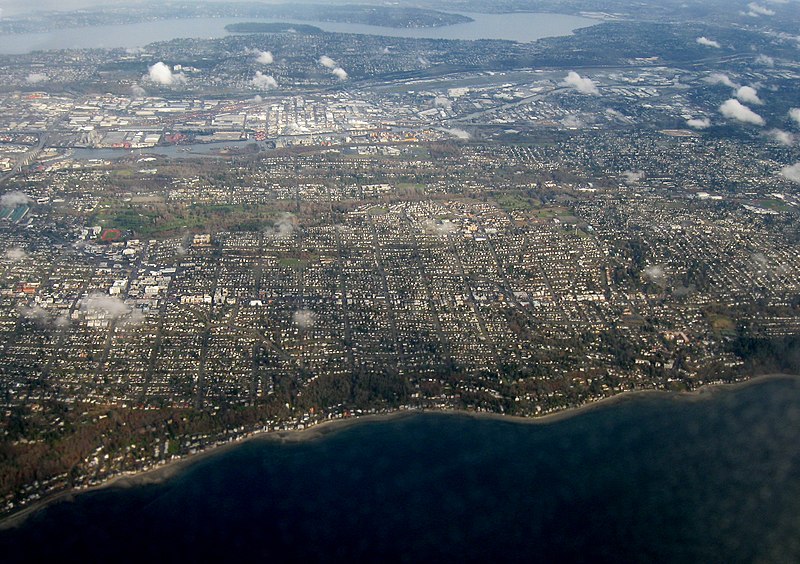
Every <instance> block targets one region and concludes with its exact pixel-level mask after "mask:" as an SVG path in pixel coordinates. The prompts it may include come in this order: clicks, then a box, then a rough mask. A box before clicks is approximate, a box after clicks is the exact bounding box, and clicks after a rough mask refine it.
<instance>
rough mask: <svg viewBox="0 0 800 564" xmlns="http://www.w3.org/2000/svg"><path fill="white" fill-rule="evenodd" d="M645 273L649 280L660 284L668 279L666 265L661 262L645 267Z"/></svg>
mask: <svg viewBox="0 0 800 564" xmlns="http://www.w3.org/2000/svg"><path fill="white" fill-rule="evenodd" d="M643 274H644V277H645V278H646V279H647V280H649V281H650V282H653V283H655V284H658V285H659V286H663V285H664V284H665V283H666V281H667V275H666V273H665V272H664V267H663V266H661V265H660V264H656V265H653V266H648V267H647V268H645V269H644V272H643Z"/></svg>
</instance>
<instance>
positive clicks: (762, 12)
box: [747, 2, 775, 16]
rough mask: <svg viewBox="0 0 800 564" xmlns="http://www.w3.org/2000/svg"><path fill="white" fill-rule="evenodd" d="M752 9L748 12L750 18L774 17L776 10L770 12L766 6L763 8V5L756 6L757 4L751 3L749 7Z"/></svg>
mask: <svg viewBox="0 0 800 564" xmlns="http://www.w3.org/2000/svg"><path fill="white" fill-rule="evenodd" d="M747 7H748V8H750V11H749V12H747V14H748V15H750V16H774V15H775V10H770V9H769V8H767V7H766V6H762V5H761V4H756V3H755V2H750V3H749V4H748V5H747Z"/></svg>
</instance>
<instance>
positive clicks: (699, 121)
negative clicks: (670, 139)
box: [686, 118, 711, 129]
mask: <svg viewBox="0 0 800 564" xmlns="http://www.w3.org/2000/svg"><path fill="white" fill-rule="evenodd" d="M686 125H688V126H689V127H691V128H692V129H708V128H709V127H711V120H710V119H708V118H694V119H687V120H686Z"/></svg>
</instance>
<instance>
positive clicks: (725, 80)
mask: <svg viewBox="0 0 800 564" xmlns="http://www.w3.org/2000/svg"><path fill="white" fill-rule="evenodd" d="M703 82H707V83H708V84H722V85H724V86H727V87H729V88H738V87H739V85H738V84H736V83H735V82H733V81H732V80H731V79H730V77H729V76H728V75H727V74H723V73H721V72H714V73H711V74H710V75H708V76H707V77H705V78H704V79H703Z"/></svg>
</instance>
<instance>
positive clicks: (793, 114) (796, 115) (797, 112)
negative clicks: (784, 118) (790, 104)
mask: <svg viewBox="0 0 800 564" xmlns="http://www.w3.org/2000/svg"><path fill="white" fill-rule="evenodd" d="M789 117H790V118H792V119H793V120H794V121H795V123H797V125H800V108H792V109H790V110H789Z"/></svg>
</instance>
